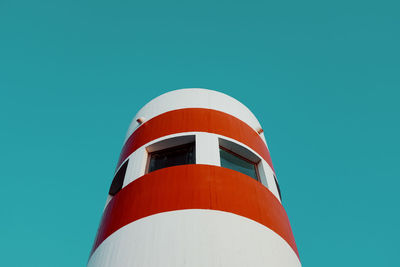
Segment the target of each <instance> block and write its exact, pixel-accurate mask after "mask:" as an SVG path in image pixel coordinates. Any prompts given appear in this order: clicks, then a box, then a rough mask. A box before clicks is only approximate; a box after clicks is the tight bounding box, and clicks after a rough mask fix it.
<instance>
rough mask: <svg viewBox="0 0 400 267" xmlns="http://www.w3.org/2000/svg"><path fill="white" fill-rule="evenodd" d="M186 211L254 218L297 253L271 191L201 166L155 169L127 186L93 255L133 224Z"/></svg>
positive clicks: (105, 221)
mask: <svg viewBox="0 0 400 267" xmlns="http://www.w3.org/2000/svg"><path fill="white" fill-rule="evenodd" d="M183 209H211V210H220V211H226V212H230V213H234V214H237V215H241V216H244V217H247V218H249V219H252V220H254V221H256V222H259V223H260V224H263V225H265V226H266V227H268V228H269V229H271V230H273V231H274V232H275V233H277V234H278V235H280V236H281V237H282V238H283V239H284V240H286V242H287V243H288V244H289V245H290V246H291V247H292V249H293V250H294V251H295V252H296V254H297V255H298V251H297V247H296V243H295V241H294V237H293V234H292V230H291V227H290V223H289V219H288V217H287V215H286V212H285V210H284V208H283V207H282V205H281V203H280V202H279V201H278V200H277V199H276V197H275V196H274V195H273V194H272V193H271V192H270V191H269V190H268V189H267V188H265V187H264V186H263V185H262V184H260V183H259V182H257V181H255V180H254V179H252V178H250V177H249V176H247V175H244V174H242V173H240V172H236V171H233V170H230V169H226V168H222V167H217V166H211V165H200V164H195V165H181V166H175V167H169V168H165V169H161V170H157V171H154V172H151V173H149V174H146V175H144V176H142V177H140V178H139V179H137V180H134V181H133V182H131V183H130V184H128V185H127V186H126V187H124V188H123V189H122V190H121V191H120V192H119V193H117V194H116V195H115V197H114V198H113V199H112V200H111V201H110V203H109V204H108V206H107V208H106V209H105V211H104V214H103V218H102V221H101V224H100V227H99V230H98V233H97V237H96V240H95V243H94V245H93V249H92V253H93V252H94V250H95V249H96V248H97V247H98V246H99V245H100V244H101V243H102V242H103V241H104V240H105V239H106V238H107V237H108V236H110V235H111V234H112V233H114V232H115V231H117V230H118V229H120V228H121V227H123V226H125V225H127V224H129V223H131V222H133V221H136V220H138V219H141V218H143V217H146V216H150V215H153V214H157V213H161V212H167V211H174V210H183ZM238 230H240V229H238Z"/></svg>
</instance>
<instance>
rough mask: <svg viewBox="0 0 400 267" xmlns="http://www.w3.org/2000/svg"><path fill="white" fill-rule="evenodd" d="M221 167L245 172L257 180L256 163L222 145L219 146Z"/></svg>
mask: <svg viewBox="0 0 400 267" xmlns="http://www.w3.org/2000/svg"><path fill="white" fill-rule="evenodd" d="M219 154H220V157H221V167H224V168H228V169H232V170H235V171H238V172H241V173H243V174H246V175H248V176H250V177H252V178H253V179H255V180H257V181H259V178H258V170H257V163H255V162H252V161H250V160H248V159H246V158H244V157H242V156H240V155H238V154H236V153H234V152H232V151H230V150H228V149H226V148H224V147H221V146H220V149H219Z"/></svg>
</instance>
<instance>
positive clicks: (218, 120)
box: [117, 108, 273, 169]
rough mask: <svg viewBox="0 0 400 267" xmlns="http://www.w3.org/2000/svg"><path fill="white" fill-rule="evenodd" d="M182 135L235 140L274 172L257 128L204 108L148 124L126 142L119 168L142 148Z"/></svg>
mask: <svg viewBox="0 0 400 267" xmlns="http://www.w3.org/2000/svg"><path fill="white" fill-rule="evenodd" d="M181 132H208V133H214V134H219V135H223V136H226V137H229V138H232V139H235V140H237V141H239V142H241V143H243V144H245V145H247V146H249V147H250V148H252V149H253V150H254V151H256V152H257V153H258V154H259V155H260V156H261V157H263V158H264V159H265V160H266V161H267V162H268V164H269V166H271V168H272V169H273V166H272V161H271V157H270V155H269V151H268V148H267V146H266V144H265V143H264V141H263V140H262V139H261V137H260V136H259V135H258V133H257V132H256V131H255V130H253V128H251V127H250V126H248V125H247V124H246V123H244V122H243V121H241V120H239V119H237V118H236V117H233V116H231V115H229V114H227V113H224V112H221V111H217V110H212V109H204V108H185V109H178V110H173V111H168V112H166V113H163V114H160V115H158V116H156V117H154V118H152V119H151V120H149V121H147V122H146V123H144V124H143V125H142V126H140V127H139V128H138V129H137V130H136V131H135V132H133V134H132V135H131V136H130V137H129V138H128V140H127V141H126V143H125V145H124V147H123V148H122V152H121V155H120V158H119V161H118V165H117V168H118V167H119V166H120V164H121V163H122V162H123V161H124V160H125V159H126V158H127V157H128V156H129V155H130V154H132V153H133V152H134V151H135V150H136V149H138V148H139V147H141V146H142V145H144V144H146V143H148V142H150V141H152V140H154V139H157V138H160V137H162V136H166V135H170V134H176V133H181Z"/></svg>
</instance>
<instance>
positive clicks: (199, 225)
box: [88, 209, 301, 267]
mask: <svg viewBox="0 0 400 267" xmlns="http://www.w3.org/2000/svg"><path fill="white" fill-rule="evenodd" d="M111 266H112V267H126V266H130V267H183V266H185V267H187V266H189V267H197V266H198V267H217V266H218V267H220V266H227V267H228V266H229V267H235V266H237V267H243V266H251V267H265V266H274V267H294V266H301V264H300V261H299V259H298V257H297V255H296V254H295V252H294V251H293V249H292V248H291V247H290V246H289V245H288V243H287V242H286V241H285V240H284V239H283V238H281V237H280V236H279V235H277V234H276V233H275V232H273V231H272V230H270V229H269V228H267V227H265V226H264V225H261V224H259V223H257V222H255V221H252V220H250V219H248V218H245V217H241V216H238V215H235V214H232V213H227V212H222V211H214V210H195V209H193V210H179V211H172V212H165V213H160V214H156V215H152V216H149V217H145V218H143V219H140V220H138V221H135V222H133V223H130V224H128V225H126V226H124V227H122V228H121V229H119V230H118V231H117V232H115V233H114V234H112V235H111V236H109V237H108V238H107V239H106V240H105V241H103V243H102V244H101V245H100V246H99V247H98V248H97V249H96V251H95V252H94V253H93V255H92V257H91V258H90V260H89V263H88V267H111Z"/></svg>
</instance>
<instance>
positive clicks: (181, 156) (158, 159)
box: [147, 142, 196, 173]
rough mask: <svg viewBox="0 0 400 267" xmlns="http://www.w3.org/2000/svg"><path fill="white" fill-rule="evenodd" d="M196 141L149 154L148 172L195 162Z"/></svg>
mask: <svg viewBox="0 0 400 267" xmlns="http://www.w3.org/2000/svg"><path fill="white" fill-rule="evenodd" d="M195 163H196V155H195V143H194V142H192V143H189V144H184V145H180V146H175V147H172V148H167V149H163V150H159V151H154V152H151V153H150V155H149V163H148V171H147V172H148V173H149V172H152V171H155V170H159V169H162V168H167V167H172V166H177V165H184V164H195Z"/></svg>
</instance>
